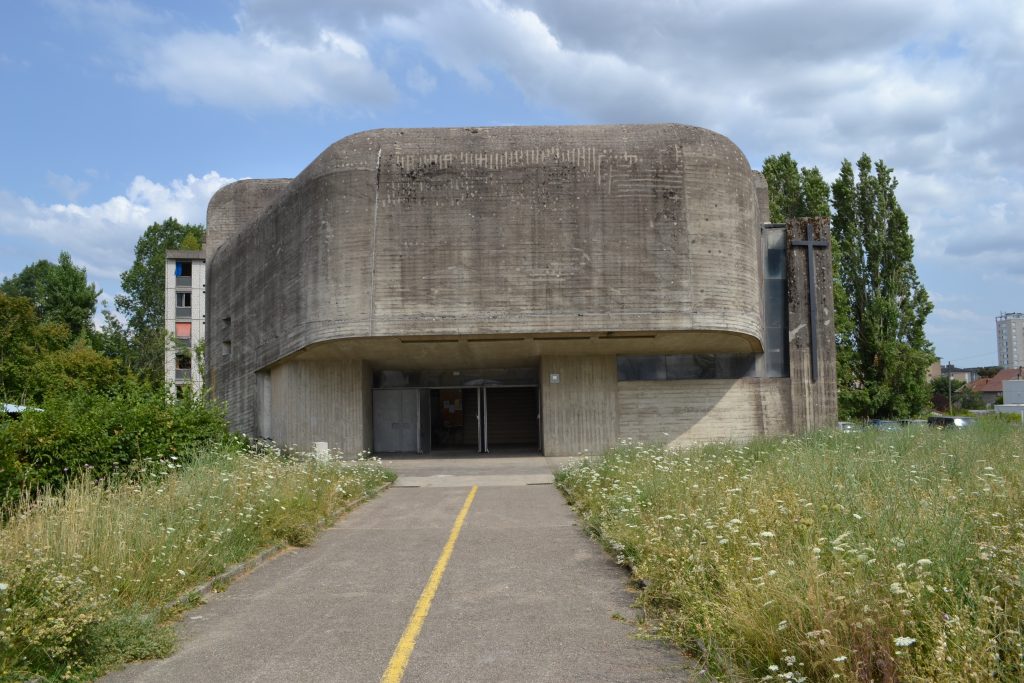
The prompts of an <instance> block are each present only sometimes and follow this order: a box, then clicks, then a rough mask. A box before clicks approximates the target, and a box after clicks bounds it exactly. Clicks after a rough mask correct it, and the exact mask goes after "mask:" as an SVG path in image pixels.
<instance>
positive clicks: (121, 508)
mask: <svg viewBox="0 0 1024 683" xmlns="http://www.w3.org/2000/svg"><path fill="white" fill-rule="evenodd" d="M164 466H165V467H166V468H167V469H168V470H169V473H168V474H167V475H164V476H159V477H158V476H152V477H151V478H150V480H148V481H142V482H141V483H139V482H132V481H127V480H126V481H125V482H123V483H121V484H115V485H110V486H104V485H103V484H98V483H94V482H92V481H90V480H86V479H80V480H78V481H77V482H76V483H73V484H71V485H69V486H68V487H67V488H66V489H65V490H63V491H62V492H60V493H59V494H57V495H45V494H44V495H41V496H39V497H38V498H36V499H35V500H33V501H31V502H30V503H29V502H26V503H23V505H22V506H21V507H20V508H17V509H14V510H9V511H8V515H7V521H6V522H5V523H4V526H3V527H2V528H0V680H88V679H90V678H93V677H95V676H96V675H98V674H99V673H102V671H104V670H106V669H109V668H110V667H112V666H116V665H117V664H119V663H121V662H124V661H127V660H131V659H137V658H145V657H153V656H161V655H165V654H167V653H168V652H169V651H170V650H171V649H172V648H173V640H174V639H173V630H172V629H171V627H170V626H169V624H168V622H169V621H170V619H169V617H170V616H172V615H171V614H169V613H168V611H167V608H166V607H165V606H166V605H168V604H169V603H170V602H171V601H173V600H174V599H175V598H176V597H178V596H180V595H182V594H183V593H184V592H186V591H188V590H189V589H191V588H193V587H195V586H197V585H198V584H200V583H202V582H203V581H205V580H206V579H209V578H210V577H212V576H215V575H217V574H218V573H220V572H221V571H223V570H224V569H225V568H226V567H228V566H230V565H232V564H234V563H237V562H240V561H242V560H245V559H247V558H249V557H251V556H253V555H254V554H256V553H257V552H259V551H260V550H262V549H264V548H267V547H271V546H274V545H275V544H282V543H288V544H293V545H304V544H307V543H309V542H310V541H311V540H312V538H313V537H314V535H315V534H316V532H317V530H318V529H320V528H321V527H322V526H324V525H325V524H329V523H331V522H332V521H333V520H334V518H335V516H336V515H337V514H338V512H339V511H340V510H341V509H342V508H343V507H344V506H345V505H346V504H348V503H350V502H351V501H353V500H355V499H357V498H359V497H361V496H363V495H365V494H367V493H369V492H371V491H373V490H375V489H376V488H377V487H379V486H380V485H382V484H383V483H385V482H387V481H389V480H391V479H393V477H394V475H393V474H392V473H390V472H388V471H387V470H385V469H384V468H383V467H382V466H381V465H380V463H379V462H378V461H372V460H370V461H358V462H343V461H338V460H329V461H318V460H316V459H313V458H304V457H284V456H282V455H281V454H280V453H279V452H276V451H275V450H273V449H267V448H260V449H256V448H249V449H246V450H242V451H237V450H231V449H225V450H222V451H219V452H212V453H207V454H203V455H198V456H195V457H194V458H192V459H190V461H189V462H188V463H187V464H186V465H183V466H180V467H179V466H178V465H177V462H176V460H175V459H173V458H171V459H168V460H166V461H165V463H164Z"/></svg>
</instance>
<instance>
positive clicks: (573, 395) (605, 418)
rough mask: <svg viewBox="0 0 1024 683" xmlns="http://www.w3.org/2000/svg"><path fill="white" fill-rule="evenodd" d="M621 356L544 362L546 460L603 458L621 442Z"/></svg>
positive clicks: (551, 358) (556, 358)
mask: <svg viewBox="0 0 1024 683" xmlns="http://www.w3.org/2000/svg"><path fill="white" fill-rule="evenodd" d="M616 368H617V366H616V362H615V356H545V357H542V358H541V361H540V387H541V415H542V425H543V429H544V435H543V440H544V444H543V445H544V455H550V456H565V455H577V454H579V453H583V452H588V453H591V454H594V455H598V454H600V453H602V452H604V451H605V450H607V449H608V448H610V447H612V446H613V445H615V441H616V439H617V437H618V413H617V408H616V393H617V391H618V375H617V369H616Z"/></svg>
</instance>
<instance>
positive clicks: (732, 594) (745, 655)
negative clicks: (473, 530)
mask: <svg viewBox="0 0 1024 683" xmlns="http://www.w3.org/2000/svg"><path fill="white" fill-rule="evenodd" d="M1022 457H1024V431H1022V430H1021V429H1020V428H1019V426H1015V425H1009V424H1006V423H1002V422H998V421H992V422H985V423H983V424H980V425H978V426H977V427H976V428H972V429H968V430H962V431H946V430H935V429H928V428H917V429H914V428H911V429H907V430H904V431H901V432H872V431H866V432H860V433H852V434H844V433H839V432H821V433H816V434H810V435H806V436H802V437H788V438H778V439H770V440H761V441H755V442H752V443H749V444H746V445H736V444H725V445H709V446H704V447H701V448H696V449H691V450H687V451H667V450H665V449H664V448H661V447H657V446H650V445H644V444H636V443H627V444H623V445H621V446H620V447H618V448H616V449H614V450H612V451H611V452H609V453H608V454H607V455H606V456H605V457H604V458H603V459H601V460H596V461H586V460H584V461H580V462H578V463H576V464H574V465H572V466H570V467H569V468H567V469H566V470H563V471H562V472H561V473H560V474H559V475H558V483H559V485H560V487H561V488H562V489H563V491H564V492H565V493H566V496H567V497H568V498H569V499H570V501H571V502H572V503H573V504H574V506H575V507H576V508H577V510H578V511H579V513H580V514H581V515H582V517H583V519H584V522H585V524H586V525H587V526H588V527H589V528H591V529H593V530H594V531H595V533H596V534H597V535H598V536H599V537H600V538H601V540H602V541H603V542H604V543H605V544H606V546H607V547H608V549H609V550H610V551H611V552H612V553H613V554H614V555H615V557H616V559H617V560H618V561H619V562H620V563H622V564H623V565H627V566H629V567H631V569H632V571H633V573H634V576H635V578H636V579H638V580H641V581H643V582H644V583H645V584H646V588H645V589H644V591H643V592H642V594H641V595H640V596H639V597H638V603H639V606H640V607H641V608H642V609H644V610H645V611H647V612H648V613H649V614H650V615H651V617H652V620H654V621H655V622H656V623H657V624H658V628H659V630H660V632H661V634H662V635H663V636H665V637H668V638H670V639H672V640H673V641H675V642H676V643H678V644H679V645H680V646H682V647H684V648H685V649H687V650H688V651H690V652H691V653H693V654H695V655H697V656H700V657H701V658H702V659H703V660H704V662H705V664H706V665H707V666H708V667H709V668H710V669H711V670H712V671H713V672H714V673H716V674H717V675H725V676H728V677H729V678H730V679H736V678H738V679H739V680H773V679H787V680H849V681H860V680H897V679H898V680H973V679H986V680H1005V681H1016V680H1022V679H1024V635H1022V630H1024V581H1022V580H1021V569H1020V568H1021V567H1022V566H1024V488H1022V484H1024V470H1022V468H1021V458H1022ZM738 672H739V673H738Z"/></svg>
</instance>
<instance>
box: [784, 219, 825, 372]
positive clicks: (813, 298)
mask: <svg viewBox="0 0 1024 683" xmlns="http://www.w3.org/2000/svg"><path fill="white" fill-rule="evenodd" d="M804 227H805V229H806V234H807V237H806V238H805V239H802V240H792V241H791V242H790V244H791V245H792V246H794V247H806V248H807V302H808V305H809V306H810V308H811V311H810V313H811V315H810V325H809V328H808V331H809V332H810V339H811V381H812V382H817V381H818V292H817V288H816V286H815V285H816V281H817V279H818V278H817V275H816V273H815V270H814V249H815V248H821V247H823V248H826V249H827V248H828V246H829V244H828V240H816V239H814V225H813V224H812V223H811V222H810V221H808V222H807V223H806V224H805V226H804Z"/></svg>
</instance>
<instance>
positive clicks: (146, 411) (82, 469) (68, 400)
mask: <svg viewBox="0 0 1024 683" xmlns="http://www.w3.org/2000/svg"><path fill="white" fill-rule="evenodd" d="M40 408H41V410H40V411H28V412H26V413H24V414H22V416H21V418H20V419H18V420H7V419H4V420H3V422H2V423H0V501H3V500H6V501H11V500H13V499H16V498H17V497H18V496H19V495H20V491H21V490H22V489H25V488H28V489H29V490H37V489H39V487H41V486H48V487H53V488H60V487H61V486H62V485H63V484H64V482H65V481H66V480H67V479H68V478H69V477H74V476H77V475H78V474H80V473H88V474H89V475H91V476H94V477H103V478H107V477H111V476H112V475H137V474H138V473H141V472H149V471H153V470H154V468H157V469H162V470H166V469H168V464H172V465H173V464H175V463H177V464H180V463H181V462H183V461H184V459H186V458H188V457H189V456H190V454H191V453H192V452H193V451H194V450H195V448H197V447H199V446H202V445H207V444H213V443H219V442H223V441H224V440H225V439H227V438H228V431H227V423H226V422H225V420H224V416H223V413H222V411H221V410H220V409H219V408H217V407H214V406H210V405H209V404H207V403H204V402H203V401H202V400H200V399H196V398H191V397H186V398H183V399H181V400H177V401H171V400H168V398H167V396H166V394H164V393H163V391H162V390H160V389H153V388H149V387H145V386H140V385H136V384H128V385H126V386H123V387H122V388H120V389H119V390H117V391H116V392H115V393H112V394H98V393H93V392H89V391H84V390H77V391H68V392H62V393H58V394H55V395H52V396H49V397H48V398H47V399H46V400H44V401H43V403H42V404H41V405H40ZM172 469H173V468H172Z"/></svg>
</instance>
